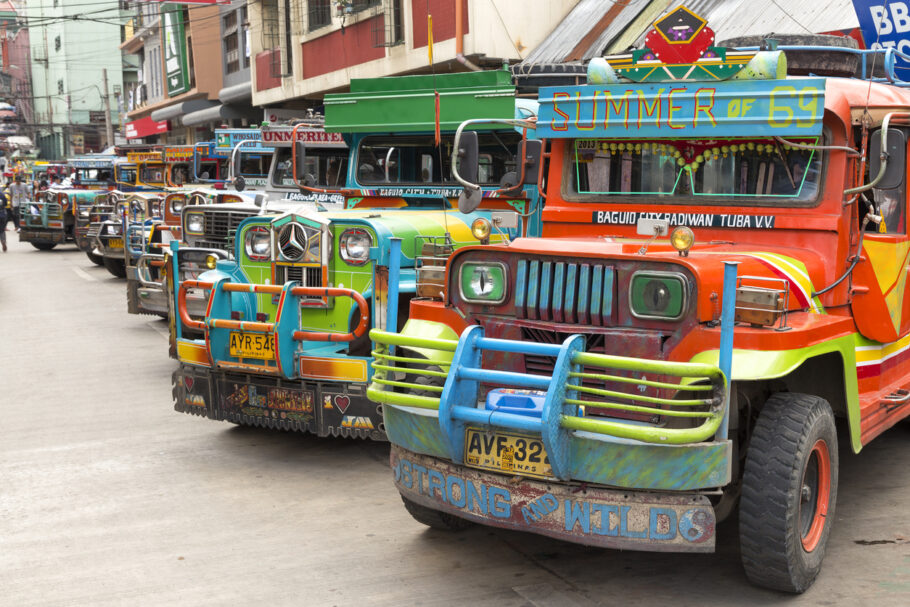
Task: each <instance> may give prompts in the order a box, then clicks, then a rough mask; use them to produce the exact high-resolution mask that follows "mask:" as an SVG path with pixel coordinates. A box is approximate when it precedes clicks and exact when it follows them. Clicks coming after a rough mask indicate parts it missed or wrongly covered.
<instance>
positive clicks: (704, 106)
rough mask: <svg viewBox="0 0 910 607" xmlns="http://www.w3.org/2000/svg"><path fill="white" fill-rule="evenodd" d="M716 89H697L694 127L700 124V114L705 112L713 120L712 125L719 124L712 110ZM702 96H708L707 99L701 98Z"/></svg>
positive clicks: (693, 119) (693, 117) (693, 118)
mask: <svg viewBox="0 0 910 607" xmlns="http://www.w3.org/2000/svg"><path fill="white" fill-rule="evenodd" d="M714 91H715V89H713V88H711V89H708V88H704V89H698V90H697V91H695V113H694V114H693V116H692V127H693V128H694V127H696V126H698V114H699V112H701V113H703V114H704V115H705V116H707V117H708V120H710V121H711V126H717V120H715V119H714V114H713V113H711V110H712V109H714ZM700 96H707V97H708V99H707V100H702V99H700Z"/></svg>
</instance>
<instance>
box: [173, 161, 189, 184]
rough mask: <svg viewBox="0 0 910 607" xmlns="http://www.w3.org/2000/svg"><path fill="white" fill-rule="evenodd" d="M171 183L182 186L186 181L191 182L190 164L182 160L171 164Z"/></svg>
mask: <svg viewBox="0 0 910 607" xmlns="http://www.w3.org/2000/svg"><path fill="white" fill-rule="evenodd" d="M170 182H171V185H175V186H181V185H183V184H185V183H191V182H192V179H190V165H189V163H186V162H180V163H177V164H173V165H171V175H170Z"/></svg>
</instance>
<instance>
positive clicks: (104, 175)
mask: <svg viewBox="0 0 910 607" xmlns="http://www.w3.org/2000/svg"><path fill="white" fill-rule="evenodd" d="M114 159H115V157H114V156H109V155H103V154H88V155H85V156H79V157H76V158H71V159H68V160H67V162H66V167H68V168H71V169H72V171H73V174H74V177H75V178H74V179H73V180H72V183H71V185H70V186H69V187H63V186H53V187H49V188H46V189H43V190H42V189H38V190H36V191H35V193H34V195H33V200H32V201H30V203H29V204H28V205H27V206H25V207H23V209H21V210H20V213H21V227H22V229H21V231H20V232H19V240H20V241H21V242H29V243H31V244H32V246H33V247H35V248H37V249H40V250H43V251H46V250H50V249H53V248H54V247H55V246H57V245H58V244H62V243H65V242H75V243H76V246H77V247H79V248H80V249H82V250H86V238H85V235H86V231H87V223H86V221H85V220H87V218H88V209H89V208H90V207H91V206H92V205H93V204H94V203H95V202H96V200H97V199H98V194H99V190H100V189H101V188H103V187H106V185H107V182H108V180H109V179H110V177H111V175H112V173H113V165H114ZM47 170H49V169H48V168H47V167H45V171H47ZM60 171H61V174H62V168H61V169H60ZM55 174H56V173H52V175H55ZM58 176H59V175H58ZM67 177H69V176H68V175H67ZM39 183H40V181H39Z"/></svg>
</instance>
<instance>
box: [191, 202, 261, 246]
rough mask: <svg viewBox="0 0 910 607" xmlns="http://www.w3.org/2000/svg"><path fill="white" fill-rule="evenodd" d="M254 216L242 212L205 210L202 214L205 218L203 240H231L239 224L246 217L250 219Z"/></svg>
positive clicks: (252, 213)
mask: <svg viewBox="0 0 910 607" xmlns="http://www.w3.org/2000/svg"><path fill="white" fill-rule="evenodd" d="M254 214H255V212H249V213H246V212H243V211H221V210H218V209H206V210H205V211H204V212H203V215H204V217H205V239H206V240H228V239H231V240H232V239H233V238H234V234H235V232H236V231H237V227H238V226H239V225H240V223H241V222H242V221H243V220H244V219H246V218H247V217H252V216H253V215H254Z"/></svg>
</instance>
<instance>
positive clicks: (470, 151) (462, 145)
mask: <svg viewBox="0 0 910 607" xmlns="http://www.w3.org/2000/svg"><path fill="white" fill-rule="evenodd" d="M479 157H480V145H479V144H478V142H477V131H462V132H461V138H460V139H459V140H458V152H457V157H456V158H455V162H456V163H458V164H457V165H456V166H457V167H458V174H459V175H461V178H462V179H464V180H465V181H467V182H469V183H477V174H478V171H479V164H478V162H479V160H478V159H479Z"/></svg>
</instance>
